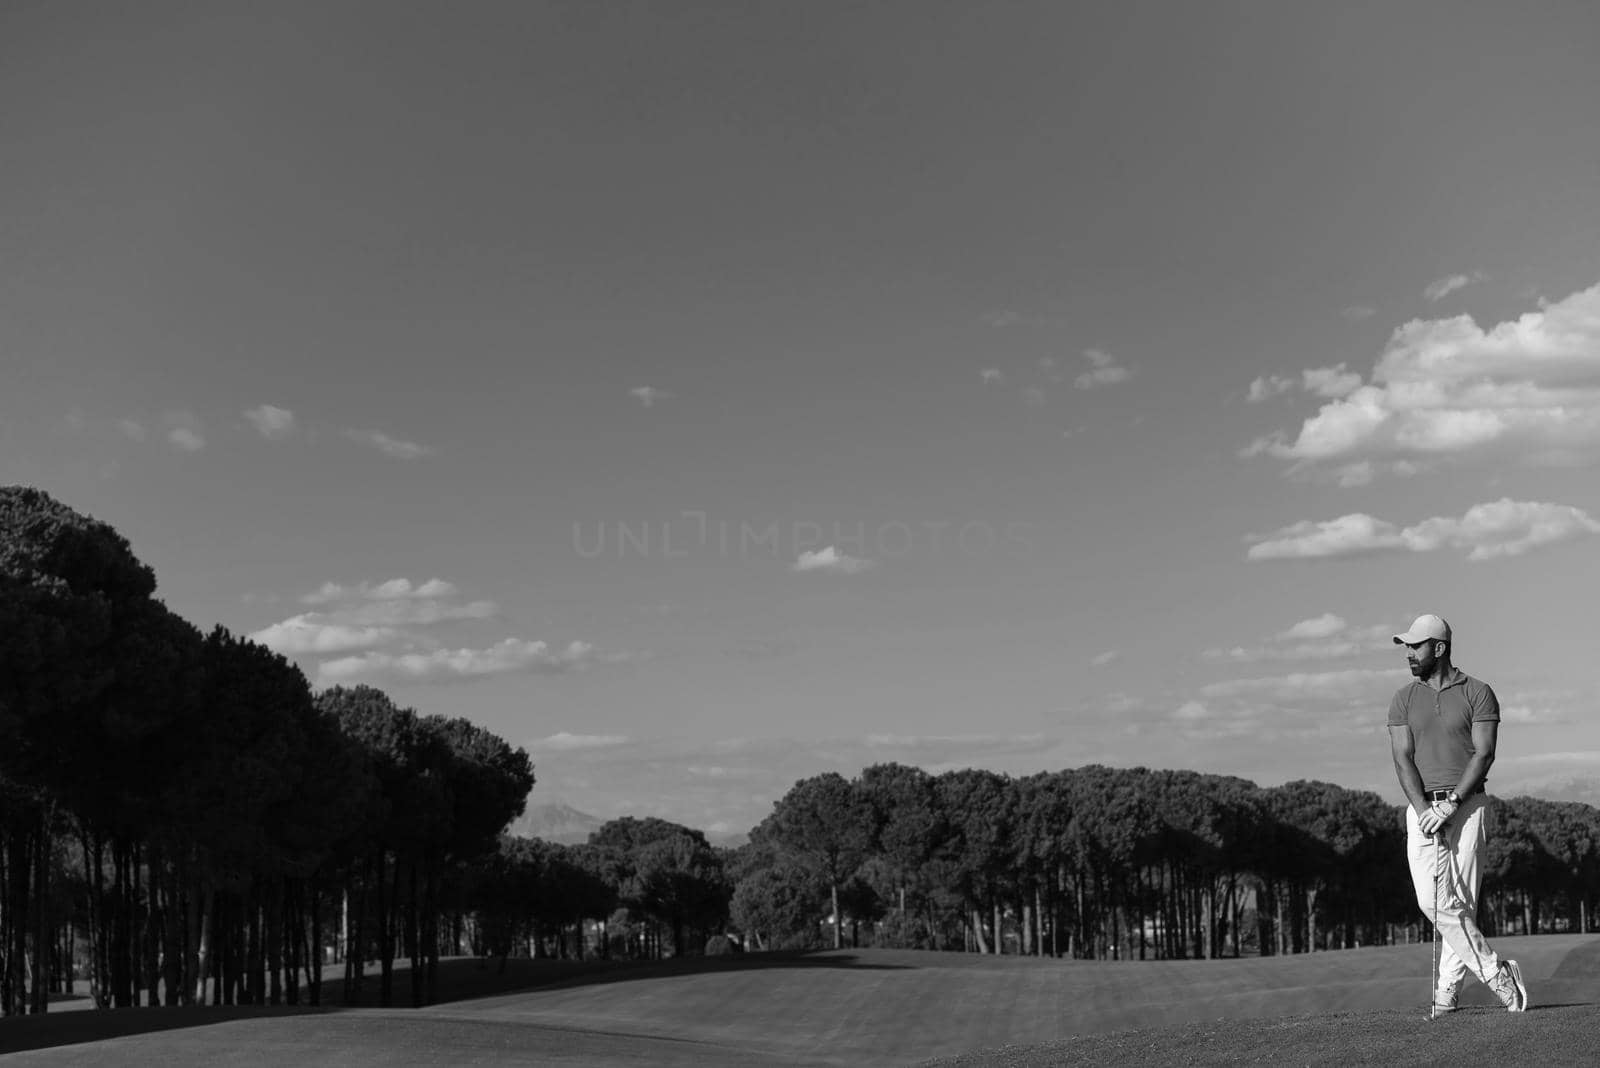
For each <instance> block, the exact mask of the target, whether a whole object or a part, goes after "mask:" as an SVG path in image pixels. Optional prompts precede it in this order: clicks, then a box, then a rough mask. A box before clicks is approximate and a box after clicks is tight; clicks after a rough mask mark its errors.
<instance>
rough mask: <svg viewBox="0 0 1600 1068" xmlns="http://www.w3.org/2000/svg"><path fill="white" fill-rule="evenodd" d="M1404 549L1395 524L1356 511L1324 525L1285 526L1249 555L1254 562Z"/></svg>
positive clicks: (1323, 522) (1260, 543)
mask: <svg viewBox="0 0 1600 1068" xmlns="http://www.w3.org/2000/svg"><path fill="white" fill-rule="evenodd" d="M1252 536H1253V535H1252ZM1403 546H1404V542H1403V541H1402V540H1401V538H1400V532H1399V530H1398V528H1396V527H1395V525H1394V524H1393V523H1388V522H1385V521H1384V520H1381V519H1375V518H1373V517H1372V516H1370V515H1366V514H1364V513H1361V512H1353V513H1351V514H1350V515H1342V516H1340V517H1339V518H1337V519H1325V520H1322V521H1321V522H1312V521H1311V520H1309V519H1303V520H1301V521H1300V522H1298V523H1295V524H1292V525H1290V526H1287V527H1283V528H1281V529H1280V530H1277V531H1275V532H1274V533H1272V534H1269V535H1267V536H1265V537H1263V538H1261V539H1260V540H1259V541H1257V542H1256V543H1255V544H1254V545H1252V546H1250V551H1249V552H1248V553H1247V554H1246V555H1247V556H1248V558H1249V559H1251V560H1288V559H1298V558H1307V557H1317V556H1344V555H1347V554H1350V553H1358V552H1371V551H1374V550H1378V549H1399V548H1402V547H1403Z"/></svg>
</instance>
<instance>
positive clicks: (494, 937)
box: [0, 487, 1600, 1015]
mask: <svg viewBox="0 0 1600 1068" xmlns="http://www.w3.org/2000/svg"><path fill="white" fill-rule="evenodd" d="M534 781H535V777H534V769H533V765H532V763H531V762H530V761H529V758H528V755H527V754H526V752H524V751H523V750H521V749H517V748H513V747H512V746H510V745H509V744H507V743H506V742H505V741H504V740H503V739H501V738H499V737H497V736H496V735H494V734H492V733H490V732H488V731H486V730H483V729H482V728H480V727H477V726H475V725H474V724H472V723H470V722H469V721H467V720H465V719H460V718H450V717H446V716H441V715H421V714H418V713H417V712H416V711H415V710H412V709H408V708H402V707H399V706H397V705H395V703H394V702H393V701H392V700H391V699H390V698H389V697H388V696H387V695H386V694H384V693H383V692H382V691H380V690H377V689H374V688H372V687H367V686H356V687H351V688H345V687H334V688H331V689H328V690H324V691H322V692H320V693H314V692H313V691H312V689H311V687H310V686H309V684H308V683H307V681H306V679H305V677H304V675H303V674H302V673H301V672H300V670H299V669H298V668H296V667H295V666H294V665H292V664H291V663H289V662H288V661H287V660H285V659H284V658H283V657H281V656H278V655H277V654H275V653H272V652H271V651H270V650H267V649H265V648H263V647H261V646H259V645H256V644H254V643H252V642H250V641H248V640H246V639H242V638H240V637H237V636H235V635H232V634H230V633H229V632H228V631H227V630H226V629H224V628H221V627H216V628H213V629H212V630H211V631H210V632H209V633H202V632H201V631H200V630H199V629H198V628H196V627H195V626H194V625H192V624H190V623H189V622H187V621H185V620H183V619H181V618H180V617H178V616H177V615H176V614H174V613H172V612H171V611H169V610H168V609H167V608H166V607H165V605H163V604H162V603H161V602H160V601H159V600H158V599H157V598H156V597H155V576H154V574H153V573H152V572H151V570H150V569H149V568H148V567H147V566H145V565H144V564H142V563H141V562H140V561H139V560H138V559H137V558H136V557H135V556H134V555H133V552H132V550H131V549H130V547H129V545H128V543H127V541H126V540H125V539H124V538H123V537H122V536H121V535H119V534H118V533H117V532H116V531H115V530H114V529H113V528H111V527H110V526H108V525H107V524H104V523H102V522H98V521H95V520H92V519H89V518H87V517H85V516H82V515H80V514H78V513H76V512H74V511H72V510H71V509H70V508H67V507H66V506H65V505H62V504H61V503H59V502H57V501H55V500H54V499H52V498H51V497H50V496H49V495H47V494H45V493H43V492H42V491H40V490H37V489H32V488H25V487H9V488H0V1013H4V1014H8V1015H9V1014H17V1013H22V1012H42V1011H44V1010H45V1007H46V1004H47V1001H48V997H49V994H50V993H51V992H62V991H65V990H67V989H68V984H69V983H70V982H71V981H72V979H73V978H74V977H79V976H81V977H83V978H86V979H87V981H88V986H89V990H90V994H91V996H92V997H93V998H94V999H95V1002H96V1003H97V1004H99V1005H102V1006H118V1007H123V1006H132V1005H137V1004H141V1003H142V1004H148V1005H155V1004H158V1003H161V1004H167V1005H186V1004H202V1003H206V1002H207V1001H209V1002H211V1003H213V1004H218V1003H220V1004H235V1003H273V1004H276V1003H281V1002H287V1003H290V1004H297V1003H302V1002H309V1003H312V1004H316V1003H320V1001H321V1000H322V998H323V996H324V992H323V989H322V986H323V984H322V974H323V967H324V965H326V964H327V963H329V962H330V961H331V962H334V963H342V964H343V966H344V967H343V982H342V984H341V985H340V988H339V991H338V996H340V997H342V998H343V999H345V1000H346V1001H360V1000H363V999H365V1000H374V1001H377V1002H378V1003H380V1004H385V1005H387V1004H393V1003H394V1002H395V1000H396V999H397V998H403V999H406V1000H409V1001H410V1002H411V1003H412V1004H424V1003H428V1002H431V1001H432V1000H434V998H435V996H436V986H437V982H438V966H439V960H440V958H441V956H445V955H460V954H465V953H475V954H478V955H480V956H482V957H485V958H489V957H495V956H498V957H499V958H500V960H501V961H502V964H503V962H504V961H505V960H506V959H507V958H508V957H510V956H512V955H530V956H541V955H553V956H564V957H565V956H577V957H582V956H585V955H588V954H591V953H592V954H600V955H604V956H630V957H651V958H654V957H661V956H666V955H675V956H681V955H686V954H697V953H703V952H730V951H734V950H736V949H738V948H741V947H742V948H750V949H766V948H776V947H814V946H818V945H824V944H831V945H834V946H841V945H843V944H844V942H845V939H846V938H847V937H848V938H849V940H850V942H851V944H862V942H863V940H865V942H866V944H876V945H889V946H905V947H921V948H927V949H951V950H971V951H975V952H988V953H998V952H1013V953H1031V954H1051V955H1060V956H1072V957H1080V958H1094V959H1110V958H1128V957H1138V958H1145V957H1159V958H1172V957H1214V956H1221V955H1240V954H1251V953H1259V954H1274V953H1293V952H1305V951H1310V950H1314V949H1324V948H1334V947H1341V946H1354V945H1367V944H1375V943H1383V942H1391V941H1395V940H1398V939H1402V938H1407V939H1409V938H1414V937H1419V936H1420V926H1421V925H1420V921H1419V917H1418V915H1417V910H1416V908H1415V906H1414V903H1413V902H1412V900H1411V891H1410V887H1409V882H1408V877H1407V874H1406V868H1405V863H1404V859H1403V852H1404V847H1403V834H1404V832H1403V824H1402V822H1401V818H1400V817H1401V810H1400V809H1399V808H1398V807H1396V806H1391V805H1388V804H1386V803H1385V802H1383V800H1382V799H1381V798H1379V797H1378V796H1377V795H1376V794H1372V793H1368V792H1361V791H1352V790H1347V789H1345V788H1342V787H1339V786H1335V785H1332V784H1328V783H1320V782H1295V783H1288V784H1285V785H1283V786H1278V787H1270V788H1261V787H1258V786H1256V785H1255V784H1254V783H1250V782H1248V781H1246V780H1243V779H1238V778H1231V777H1225V776H1215V775H1203V774H1198V773H1194V772H1185V771H1156V770H1149V769H1145V768H1133V769H1113V768H1105V767H1098V766H1090V767H1085V768H1078V769H1075V770H1068V771H1059V772H1049V773H1041V774H1038V775H1032V776H1025V777H1020V778H1018V777H1012V776H1007V775H1003V774H999V773H995V772H990V771H983V770H976V769H966V770H961V771H950V772H945V773H942V774H938V775H934V774H930V773H928V772H925V771H922V770H920V769H917V768H914V767H908V766H904V765H898V764H882V765H877V766H874V767H870V768H867V769H865V770H864V771H863V772H862V773H861V774H860V775H859V776H857V777H855V778H853V779H846V778H845V777H843V776H842V775H839V774H837V773H828V774H824V775H818V776H815V777H812V778H809V779H805V780H802V781H800V782H798V783H796V784H795V786H794V787H793V788H792V789H791V790H790V791H788V793H787V794H786V795H785V796H784V797H783V798H781V799H780V800H779V801H777V802H776V803H775V804H774V805H773V809H772V812H771V813H770V814H769V815H768V817H767V818H766V819H764V820H763V821H762V822H761V823H760V824H759V825H758V826H757V827H756V828H755V829H754V830H753V831H752V832H751V838H750V841H749V843H748V844H746V845H744V846H741V847H739V848H738V849H732V850H729V849H718V848H714V847H712V846H711V845H710V844H709V843H708V842H707V840H706V838H705V836H704V834H702V833H701V832H699V831H697V830H694V829H692V828H689V827H686V826H683V825H680V824H676V823H672V822H670V821H666V820H660V819H654V818H646V819H635V818H632V817H627V818H623V819H618V820H613V821H611V822H609V823H607V824H605V825H604V826H603V827H602V828H600V830H599V831H597V832H596V833H595V834H594V835H592V836H591V837H590V840H589V841H588V842H587V843H585V844H583V845H578V846H563V845H557V844H554V843H548V842H542V841H539V840H537V839H526V838H514V837H508V836H506V835H505V834H504V831H505V828H506V827H507V825H508V824H509V823H510V821H511V820H513V819H515V817H516V816H517V815H519V814H520V813H521V812H522V810H523V807H524V804H525V801H526V798H527V795H528V793H529V791H530V790H531V789H532V787H533V785H534ZM1501 814H1502V818H1501V820H1500V824H1501V826H1500V831H1499V833H1498V834H1497V836H1496V838H1495V839H1494V841H1493V843H1492V844H1491V846H1490V849H1489V851H1488V853H1487V855H1486V857H1485V859H1484V863H1485V868H1486V880H1485V907H1484V910H1483V911H1484V913H1485V922H1486V925H1487V926H1488V927H1489V928H1490V930H1491V933H1492V932H1493V931H1496V930H1501V931H1510V930H1521V931H1527V932H1532V933H1536V932H1538V931H1540V930H1549V929H1565V930H1578V931H1587V930H1589V929H1590V927H1591V924H1592V923H1593V920H1592V916H1593V912H1594V905H1595V897H1596V893H1597V889H1600V870H1597V864H1600V860H1597V856H1600V812H1597V811H1596V810H1595V809H1594V808H1592V807H1590V806H1587V805H1576V804H1559V803H1555V802H1547V801H1537V800H1534V799H1531V798H1515V799H1512V800H1510V801H1509V802H1503V803H1502V806H1501ZM847 932H848V934H847ZM403 958H409V961H410V967H409V969H407V970H406V974H405V982H406V985H407V986H408V987H409V991H397V989H396V986H397V978H396V977H397V974H398V970H397V968H396V963H397V961H399V960H401V959H403ZM369 964H371V965H372V966H373V967H374V969H375V971H376V976H375V980H372V981H369V980H368V978H367V974H366V973H367V971H368V965H369ZM407 993H409V997H408V998H407V997H406V994H407Z"/></svg>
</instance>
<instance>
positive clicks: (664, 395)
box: [628, 386, 672, 408]
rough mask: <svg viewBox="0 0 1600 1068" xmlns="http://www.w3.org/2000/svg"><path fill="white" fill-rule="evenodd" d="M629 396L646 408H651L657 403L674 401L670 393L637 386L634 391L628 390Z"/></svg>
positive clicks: (652, 387)
mask: <svg viewBox="0 0 1600 1068" xmlns="http://www.w3.org/2000/svg"><path fill="white" fill-rule="evenodd" d="M628 396H630V397H632V398H633V399H634V400H636V401H638V402H639V403H640V404H642V405H644V406H645V407H646V408H649V407H650V406H651V405H653V404H655V403H656V401H663V400H671V399H672V394H671V393H668V392H667V391H666V390H664V389H657V388H655V387H654V386H635V387H634V388H633V389H630V390H628Z"/></svg>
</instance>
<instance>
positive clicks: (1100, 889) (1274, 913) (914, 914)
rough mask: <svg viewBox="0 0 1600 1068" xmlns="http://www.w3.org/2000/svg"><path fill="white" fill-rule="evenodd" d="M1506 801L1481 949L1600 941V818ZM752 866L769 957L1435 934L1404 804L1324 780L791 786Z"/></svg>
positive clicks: (1157, 773)
mask: <svg viewBox="0 0 1600 1068" xmlns="http://www.w3.org/2000/svg"><path fill="white" fill-rule="evenodd" d="M1496 804H1497V811H1498V819H1497V823H1498V827H1497V830H1496V832H1495V834H1494V836H1493V837H1492V838H1491V841H1490V844H1489V846H1488V848H1487V849H1486V850H1485V852H1484V853H1483V854H1482V857H1481V863H1482V864H1483V867H1484V892H1483V897H1482V906H1481V908H1480V912H1481V914H1482V920H1483V923H1484V925H1485V927H1486V928H1487V929H1488V931H1489V932H1490V933H1491V934H1493V933H1497V932H1507V933H1510V932H1517V933H1529V934H1537V933H1540V932H1541V931H1553V930H1564V931H1583V932H1586V931H1589V930H1592V929H1593V927H1594V924H1595V920H1594V910H1595V904H1596V899H1597V897H1600V810H1597V809H1595V808H1594V807H1593V806H1590V805H1585V804H1578V803H1563V802H1553V801H1544V800H1539V799H1535V798H1529V797H1514V798H1510V799H1497V801H1496ZM741 853H742V856H740V857H739V858H738V860H737V861H736V864H735V866H736V867H737V869H738V870H739V872H740V878H739V880H738V883H737V885H736V888H735V891H734V896H733V902H732V916H731V919H732V921H733V924H734V925H735V926H736V927H738V928H740V929H742V930H744V931H747V932H749V933H750V934H751V935H752V936H754V937H756V938H758V939H761V940H764V941H766V942H767V943H770V944H779V945H783V944H815V943H816V942H817V937H818V932H819V930H826V931H828V932H829V933H828V936H827V937H828V941H830V942H831V944H832V945H834V946H839V945H841V944H843V943H844V941H845V939H846V938H849V939H850V940H851V941H852V943H857V942H858V940H859V938H860V935H861V932H862V930H863V929H865V930H867V931H868V932H869V934H870V937H871V938H872V939H873V941H874V942H875V943H876V944H880V945H881V944H890V945H898V946H907V947H920V948H928V949H961V950H971V951H974V952H981V953H1000V952H1012V953H1024V954H1040V955H1059V956H1070V957H1077V958H1086V959H1128V958H1138V959H1147V958H1167V959H1170V958H1185V957H1192V958H1205V957H1220V956H1240V955H1246V954H1258V955H1274V954H1285V953H1302V952H1312V951H1316V950H1325V949H1335V948H1351V947H1356V946H1363V945H1380V944H1388V943H1393V942H1397V941H1407V940H1416V939H1419V938H1421V937H1423V936H1424V925H1423V920H1422V916H1421V914H1420V912H1419V910H1418V909H1417V906H1416V903H1415V898H1414V895H1413V891H1412V888H1411V883H1410V877H1409V873H1408V870H1407V866H1406V862H1405V821H1404V808H1403V806H1399V805H1391V804H1389V803H1387V802H1385V801H1384V800H1383V799H1382V798H1381V797H1379V796H1378V795H1377V794H1375V793H1372V792H1370V791H1360V790H1351V789H1347V788H1345V787H1341V786H1337V785H1334V784H1331V783H1325V782H1313V781H1299V782H1290V783H1285V784H1284V785H1282V786H1273V787H1265V788H1264V787H1260V786H1257V785H1256V784H1255V783H1252V782H1249V781H1247V780H1244V779H1240V778H1235V777H1230V776H1220V775H1207V774H1201V773H1198V772H1192V771H1166V770H1152V769H1148V768H1108V767H1101V766H1095V765H1091V766H1088V767H1082V768H1077V769H1072V770H1064V771H1054V772H1042V773H1039V774H1036V775H1029V776H1023V777H1012V776H1008V775H1003V774H999V773H996V772H992V771H984V770H977V769H965V770H959V771H949V772H945V773H942V774H939V775H933V774H930V773H928V772H925V771H922V770H921V769H918V768H914V767H907V766H904V765H898V764H882V765H877V766H874V767H869V768H867V769H865V770H864V771H863V772H862V773H861V774H860V775H859V776H858V777H856V778H854V779H849V780H847V779H845V778H844V777H843V776H842V775H839V774H836V773H827V774H824V775H819V776H816V777H813V778H810V779H805V780H802V781H800V782H798V783H796V784H795V786H794V788H793V789H791V790H790V791H789V792H788V793H787V794H786V795H785V796H784V797H783V798H781V799H780V800H779V801H778V802H777V803H776V804H775V805H774V807H773V811H772V813H771V815H770V816H768V817H767V819H765V820H764V821H763V822H762V823H761V824H760V825H759V826H757V828H756V829H755V831H754V832H753V833H752V836H751V842H750V844H749V845H748V846H746V847H744V848H743V849H742V851H741ZM835 917H836V918H837V920H835V919H834V918H835ZM847 930H848V934H847Z"/></svg>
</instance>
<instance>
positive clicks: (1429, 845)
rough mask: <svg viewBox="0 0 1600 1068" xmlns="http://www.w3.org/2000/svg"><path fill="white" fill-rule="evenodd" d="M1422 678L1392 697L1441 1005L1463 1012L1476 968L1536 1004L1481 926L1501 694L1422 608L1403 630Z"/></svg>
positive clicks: (1414, 864) (1399, 767)
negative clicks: (1460, 661) (1459, 659)
mask: <svg viewBox="0 0 1600 1068" xmlns="http://www.w3.org/2000/svg"><path fill="white" fill-rule="evenodd" d="M1394 641H1395V644H1396V645H1403V646H1405V647H1406V660H1407V662H1408V663H1409V664H1410V666H1411V674H1412V675H1413V676H1415V678H1414V680H1413V681H1412V683H1411V684H1410V685H1409V686H1405V687H1402V688H1401V690H1400V692H1399V693H1397V694H1395V695H1394V700H1393V701H1391V702H1390V703H1389V741H1390V746H1391V748H1392V749H1393V750H1394V770H1395V774H1396V775H1398V776H1399V778H1400V789H1402V790H1404V791H1405V795H1406V800H1407V801H1409V802H1410V805H1409V807H1408V808H1407V809H1406V854H1407V859H1408V860H1409V861H1410V864H1411V882H1412V884H1413V886H1414V887H1415V888H1416V892H1417V904H1419V905H1421V906H1422V912H1423V914H1424V915H1425V916H1428V917H1429V918H1430V919H1432V920H1433V923H1434V928H1435V937H1440V936H1442V937H1443V941H1444V947H1443V949H1442V950H1441V951H1440V955H1439V973H1438V975H1436V976H1435V977H1434V983H1435V985H1434V993H1433V1013H1434V1015H1438V1014H1440V1013H1445V1012H1454V1011H1455V1009H1456V1007H1457V1005H1458V1004H1459V1003H1460V997H1461V983H1462V981H1463V980H1464V979H1465V978H1466V974H1467V972H1468V971H1471V972H1472V974H1474V975H1476V976H1477V977H1478V979H1479V980H1480V981H1481V982H1483V984H1484V985H1485V986H1487V987H1488V988H1489V989H1490V990H1493V991H1494V992H1495V996H1496V997H1498V998H1499V999H1500V1003H1501V1004H1502V1005H1504V1006H1505V1007H1506V1008H1507V1009H1508V1010H1509V1011H1511V1012H1522V1011H1523V1010H1524V1009H1526V1008H1527V1007H1528V988H1527V986H1526V985H1525V984H1524V983H1523V981H1522V969H1521V968H1519V967H1518V966H1517V962H1516V961H1514V960H1501V959H1500V958H1499V957H1498V956H1496V955H1495V952H1494V950H1493V949H1490V948H1489V943H1488V942H1487V941H1486V940H1485V939H1484V937H1483V932H1482V931H1480V930H1479V929H1478V919H1477V916H1478V887H1479V885H1480V884H1481V883H1482V878H1483V871H1482V869H1481V868H1480V867H1479V856H1480V850H1481V848H1482V846H1483V844H1484V842H1486V841H1487V840H1488V837H1489V827H1488V821H1489V815H1490V813H1489V795H1488V794H1486V793H1485V792H1484V780H1485V778H1486V777H1487V775H1488V773H1489V765H1490V764H1493V763H1494V748H1495V742H1496V740H1497V738H1498V735H1499V728H1500V702H1499V701H1498V700H1496V698H1495V695H1494V691H1493V690H1491V689H1490V688H1489V687H1488V685H1487V684H1485V683H1483V682H1481V681H1479V680H1478V679H1475V678H1473V677H1472V676H1470V675H1467V674H1464V673H1463V672H1462V671H1461V670H1460V669H1459V668H1457V667H1455V666H1454V665H1453V664H1452V663H1451V662H1450V654H1451V639H1450V624H1448V623H1446V622H1445V621H1444V620H1442V619H1440V618H1439V617H1438V616H1434V615H1425V616H1418V617H1417V620H1416V622H1415V623H1412V624H1411V629H1410V630H1408V631H1406V632H1405V633H1404V634H1396V635H1395V636H1394Z"/></svg>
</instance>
